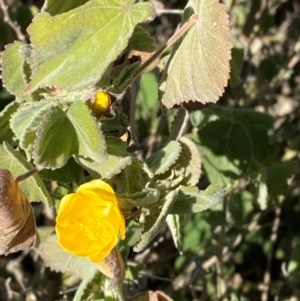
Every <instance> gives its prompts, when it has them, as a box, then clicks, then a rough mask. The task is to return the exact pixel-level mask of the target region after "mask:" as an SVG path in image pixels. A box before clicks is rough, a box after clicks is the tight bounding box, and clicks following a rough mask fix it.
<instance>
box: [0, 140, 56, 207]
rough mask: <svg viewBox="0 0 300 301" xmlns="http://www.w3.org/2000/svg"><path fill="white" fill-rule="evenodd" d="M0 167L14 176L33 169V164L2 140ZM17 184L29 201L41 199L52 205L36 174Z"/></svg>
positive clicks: (43, 185)
mask: <svg viewBox="0 0 300 301" xmlns="http://www.w3.org/2000/svg"><path fill="white" fill-rule="evenodd" d="M0 168H4V169H8V170H9V171H10V172H11V173H12V174H13V176H14V177H16V176H19V175H21V174H24V173H26V172H28V171H29V170H31V169H33V168H34V166H33V165H32V164H31V163H28V162H27V161H26V159H25V158H24V157H23V156H22V155H21V153H20V152H18V151H16V150H14V149H13V148H12V147H11V146H10V145H9V144H8V143H6V142H4V143H3V145H0ZM19 186H20V188H21V190H22V191H23V193H24V194H25V196H26V197H27V199H28V201H29V202H39V201H43V202H48V204H49V205H50V206H52V203H51V197H50V195H49V193H48V191H47V188H46V187H45V184H44V183H43V181H42V179H41V178H40V176H39V175H38V174H34V175H33V176H31V177H29V178H28V179H26V180H24V181H22V182H20V183H19Z"/></svg>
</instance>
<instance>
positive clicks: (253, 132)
mask: <svg viewBox="0 0 300 301" xmlns="http://www.w3.org/2000/svg"><path fill="white" fill-rule="evenodd" d="M248 133H249V135H250V137H251V141H252V146H253V155H254V157H255V159H256V160H258V161H259V162H264V159H265V158H266V157H267V155H268V152H269V137H268V131H267V129H266V128H265V127H264V126H261V125H253V126H249V127H248Z"/></svg>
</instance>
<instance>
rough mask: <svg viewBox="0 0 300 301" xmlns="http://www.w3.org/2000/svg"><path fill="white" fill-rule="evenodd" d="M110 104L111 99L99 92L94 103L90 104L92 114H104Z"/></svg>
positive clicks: (104, 93)
mask: <svg viewBox="0 0 300 301" xmlns="http://www.w3.org/2000/svg"><path fill="white" fill-rule="evenodd" d="M110 104H111V97H110V95H109V94H108V93H106V92H104V91H99V92H97V93H96V95H95V99H94V102H93V104H92V111H93V112H94V114H96V115H99V114H102V113H105V112H106V111H107V110H108V108H109V106H110Z"/></svg>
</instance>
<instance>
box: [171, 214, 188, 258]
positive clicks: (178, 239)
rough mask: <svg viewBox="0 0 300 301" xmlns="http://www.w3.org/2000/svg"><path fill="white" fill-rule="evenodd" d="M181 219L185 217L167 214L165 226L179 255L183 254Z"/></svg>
mask: <svg viewBox="0 0 300 301" xmlns="http://www.w3.org/2000/svg"><path fill="white" fill-rule="evenodd" d="M183 218H185V216H183V215H177V214H169V215H168V216H167V224H168V227H169V229H170V232H171V234H172V237H173V241H174V245H175V247H176V249H177V250H178V252H179V253H180V254H182V252H183V237H182V229H183Z"/></svg>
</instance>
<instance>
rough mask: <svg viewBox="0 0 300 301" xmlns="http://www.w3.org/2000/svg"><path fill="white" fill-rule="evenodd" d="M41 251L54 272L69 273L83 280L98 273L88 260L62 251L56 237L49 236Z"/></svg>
mask: <svg viewBox="0 0 300 301" xmlns="http://www.w3.org/2000/svg"><path fill="white" fill-rule="evenodd" d="M40 251H41V256H42V258H43V260H44V261H45V263H46V265H47V266H48V267H50V269H51V270H53V271H56V272H62V273H65V272H68V273H70V274H71V275H74V276H77V277H79V278H81V279H85V278H86V277H90V275H91V274H93V273H95V272H96V271H98V270H97V268H96V266H95V265H94V264H93V263H92V262H91V261H90V260H89V259H88V258H82V257H77V256H74V255H72V254H70V253H68V252H66V251H65V250H64V249H62V248H61V246H60V245H59V244H58V242H57V238H56V235H51V236H49V237H48V238H47V239H46V240H45V241H44V242H43V243H41V245H40Z"/></svg>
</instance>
